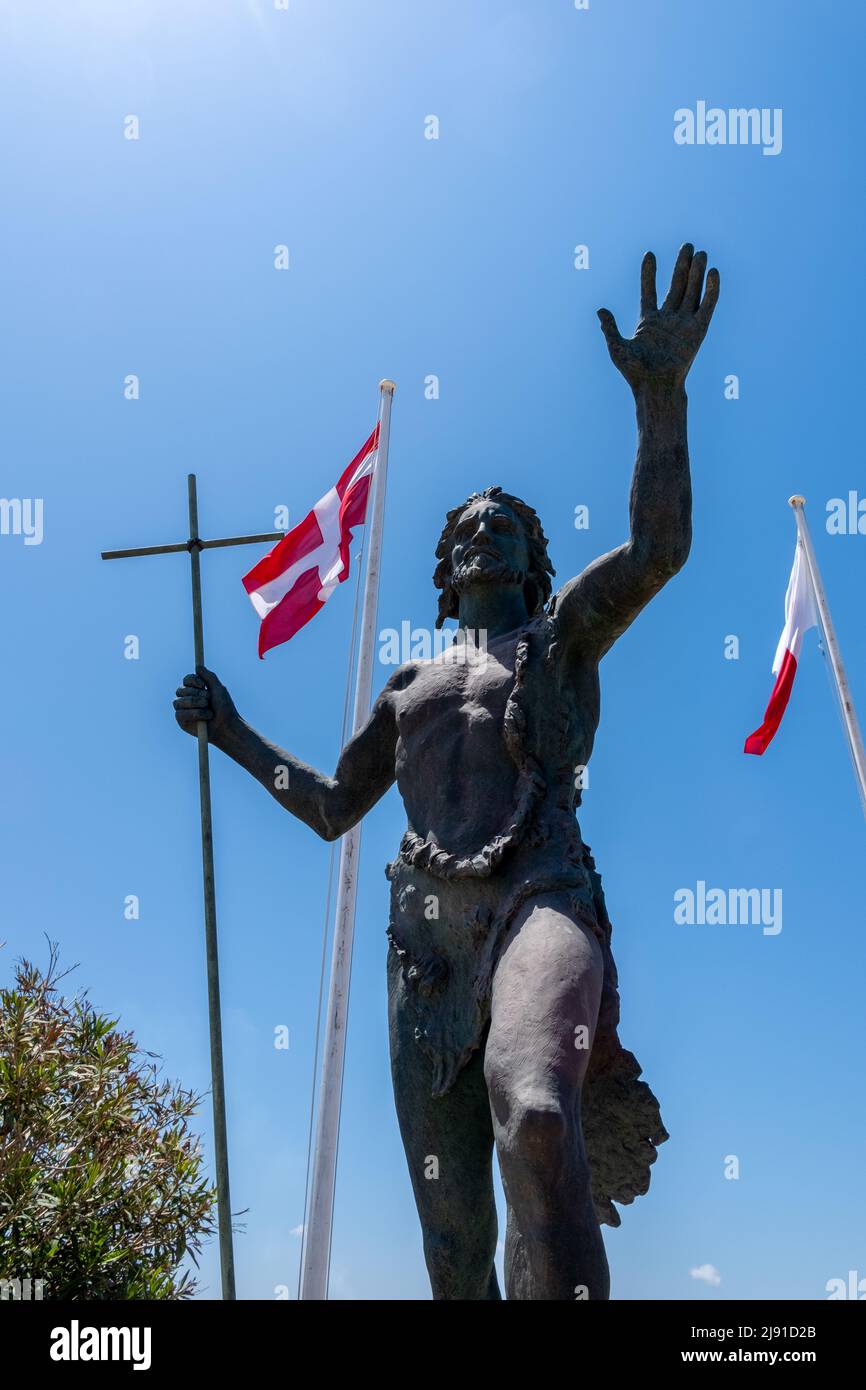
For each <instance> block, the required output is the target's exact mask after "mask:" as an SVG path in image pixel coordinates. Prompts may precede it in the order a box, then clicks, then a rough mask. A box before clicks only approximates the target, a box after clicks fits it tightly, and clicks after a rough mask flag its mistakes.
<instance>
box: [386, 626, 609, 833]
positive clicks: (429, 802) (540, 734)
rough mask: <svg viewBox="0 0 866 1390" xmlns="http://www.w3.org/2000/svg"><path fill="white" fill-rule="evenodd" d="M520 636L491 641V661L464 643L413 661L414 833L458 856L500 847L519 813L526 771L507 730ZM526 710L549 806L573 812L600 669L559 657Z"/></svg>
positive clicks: (407, 719)
mask: <svg viewBox="0 0 866 1390" xmlns="http://www.w3.org/2000/svg"><path fill="white" fill-rule="evenodd" d="M520 636H521V633H520V632H516V633H510V634H508V635H506V636H504V637H502V638H498V639H495V640H492V641H488V643H487V649H486V656H485V657H484V658H483V659H482V658H481V657H480V656H479V655H478V654H477V653H476V654H474V655H473V656H472V657H471V659H470V658H469V657H467V655H466V654H465V649H464V648H461V647H460V646H456V645H455V646H452V647H451V648H449V649H448V650H447V651H446V652H444V653H443V654H442V656H441V657H438V658H436V659H435V660H434V661H427V662H417V663H414V664H413V665H412V666H410V667H409V668H407V670H406V673H405V675H406V679H405V684H404V686H403V689H402V690H400V691H399V692H398V693H397V727H398V733H399V739H398V743H397V755H396V775H397V785H398V787H399V790H400V794H401V796H402V798H403V802H404V805H405V807H406V812H407V816H408V821H409V828H410V830H412V831H414V832H415V833H416V834H417V835H419V836H420V837H421V838H422V839H430V840H433V841H435V842H436V843H437V844H439V845H442V846H443V847H445V848H447V849H449V850H451V851H453V852H455V853H457V854H471V853H472V852H473V850H475V849H476V848H477V847H478V846H480V845H483V844H484V843H485V842H486V841H488V840H489V839H491V837H492V836H494V835H495V834H496V833H497V832H498V831H499V830H500V829H501V828H502V826H503V824H504V823H505V822H506V821H507V819H508V817H509V814H510V813H511V811H512V809H513V808H514V805H515V793H516V788H517V781H518V768H517V765H516V764H515V762H514V759H513V758H512V756H511V755H510V753H509V750H508V747H507V744H506V741H505V739H504V737H503V726H504V720H505V712H506V706H507V703H508V700H509V697H510V696H511V694H512V691H513V690H514V686H515V655H516V649H517V644H518V641H519V639H520ZM536 658H537V654H536ZM566 661H567V666H566V664H565V663H566ZM537 664H538V662H537V659H536V665H537ZM524 709H525V711H526V714H527V716H528V719H529V722H530V724H531V726H532V728H531V734H530V738H531V743H532V751H533V754H534V756H535V758H536V759H537V761H538V764H539V766H540V768H541V771H542V773H543V776H544V780H545V784H546V786H545V792H544V797H543V801H544V802H545V803H547V804H548V805H549V806H550V807H551V808H552V807H553V806H558V807H559V808H560V809H563V810H566V809H567V810H568V811H569V812H573V809H574V806H575V801H576V800H577V802H578V803H579V795H578V796H577V798H575V768H576V767H580V766H585V765H586V763H587V762H588V761H589V756H590V753H591V750H592V743H593V739H594V736H595V731H596V728H597V725H598V719H599V686H598V668H597V666H596V664H595V663H594V662H589V661H586V662H581V661H580V659H579V658H574V657H570V658H566V657H565V656H564V655H563V654H561V653H560V652H559V651H558V650H557V651H556V652H554V653H553V655H552V658H551V659H549V660H547V661H546V662H545V663H544V669H543V670H541V671H538V670H536V671H535V673H534V677H533V680H532V683H531V686H528V687H527V690H526V696H525V699H524ZM541 809H542V808H539V811H541ZM537 814H539V812H538V811H537V812H536V815H537Z"/></svg>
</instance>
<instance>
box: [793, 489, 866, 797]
mask: <svg viewBox="0 0 866 1390" xmlns="http://www.w3.org/2000/svg"><path fill="white" fill-rule="evenodd" d="M788 501H789V503H790V505H791V506H792V507H793V509H794V516H795V518H796V520H797V532H798V534H799V537H800V540H801V542H802V544H803V553H804V555H805V556H806V564H807V566H808V570H809V578H810V580H811V582H812V592H813V593H814V595H815V606H816V607H817V609H818V616H819V618H820V620H821V628H822V630H823V633H824V641H825V643H826V646H827V654H828V656H829V657H830V666H831V669H832V671H833V679H834V681H835V683H836V693H837V695H838V696H839V708H840V709H841V711H842V720H843V723H844V725H845V733H846V735H847V737H848V749H849V751H850V753H851V762H852V763H853V765H854V775H855V777H856V778H857V785H858V787H859V789H860V801H861V804H862V806H863V814H864V815H866V749H864V747H863V735H862V734H861V732H860V724H859V722H858V720H857V711H856V710H855V708H854V701H853V699H852V697H851V689H850V687H849V685H848V677H847V675H846V674H845V667H844V665H843V663H842V653H841V651H840V650H839V640H838V638H837V636H836V629H835V628H834V626H833V619H832V618H831V616H830V606H829V604H828V603H827V595H826V593H825V592H824V584H823V581H822V579H821V571H820V570H819V569H818V561H817V560H816V558H815V551H814V548H813V546H812V537H811V535H810V534H809V527H808V525H807V522H806V512H805V507H806V499H805V497H801V496H800V495H799V494H795V495H794V496H793V497H789V499H788Z"/></svg>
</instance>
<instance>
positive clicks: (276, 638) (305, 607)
mask: <svg viewBox="0 0 866 1390" xmlns="http://www.w3.org/2000/svg"><path fill="white" fill-rule="evenodd" d="M378 453H379V426H378V424H377V425H376V428H375V429H374V430H373V433H372V434H371V435H370V438H369V439H368V440H367V442H366V443H365V444H364V445H362V447H361V449H360V450H359V452H358V453H357V454H356V455H355V457H354V458H353V459H352V462H351V463H350V464H349V465H348V467H347V468H346V469H345V470H344V472H343V473H342V475H341V476H340V478H339V479H338V481H337V483H336V485H335V486H334V487H332V488H330V490H329V491H328V492H326V493H325V495H324V497H322V498H321V499H320V501H318V502H317V503H316V505H315V507H314V508H313V510H312V511H311V512H310V513H309V514H308V515H307V516H305V517H304V519H303V521H301V522H299V523H298V525H297V526H295V527H294V529H293V530H291V531H289V532H288V533H287V535H285V536H283V538H282V540H280V541H277V544H276V545H275V546H274V548H273V550H271V551H269V553H268V554H267V555H265V556H264V558H263V559H261V560H259V562H258V564H257V565H254V566H253V568H252V569H251V570H250V572H249V574H245V575H244V578H243V585H244V588H245V589H246V591H247V593H248V594H249V596H250V599H251V601H252V605H253V607H254V608H255V610H256V612H257V613H258V615H259V617H260V618H261V620H262V625H261V627H260V628H259V656H260V657H263V656H264V654H265V652H266V651H270V649H271V647H278V646H279V645H280V643H281V642H287V641H288V640H289V638H290V637H294V635H295V633H296V632H298V631H299V630H300V628H302V627H303V626H304V625H305V623H308V622H309V621H310V619H311V618H314V617H315V615H316V614H317V613H318V612H319V610H320V609H321V608H324V606H325V604H326V603H327V601H328V599H329V598H330V597H331V594H332V593H333V592H334V590H335V589H336V587H337V585H338V584H342V583H344V581H345V580H346V579H348V577H349V546H350V544H351V541H352V531H353V529H354V527H356V526H362V525H363V524H364V521H365V519H366V516H367V502H368V499H369V495H370V483H371V481H372V478H373V473H374V471H375V468H376V462H377V459H378Z"/></svg>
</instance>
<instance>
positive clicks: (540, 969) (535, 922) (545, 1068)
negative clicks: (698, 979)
mask: <svg viewBox="0 0 866 1390" xmlns="http://www.w3.org/2000/svg"><path fill="white" fill-rule="evenodd" d="M603 975H604V961H603V958H602V953H601V947H600V946H599V943H598V941H597V939H596V937H595V935H594V933H593V932H592V930H591V928H590V927H588V926H587V925H586V924H585V923H584V922H583V921H581V919H580V918H579V917H578V916H577V915H576V914H575V911H574V908H573V906H572V902H571V898H570V896H569V895H568V894H566V893H549V894H544V895H543V896H539V897H537V898H531V899H529V900H528V901H527V902H525V903H524V904H523V906H522V908H521V910H520V912H519V913H518V914H517V915H516V916H515V919H514V921H513V923H512V924H511V927H510V928H509V932H508V936H507V937H506V940H505V943H504V946H503V949H502V951H501V953H500V956H499V961H498V964H497V967H496V971H495V974H494V977H493V989H492V994H491V1017H490V1032H489V1035H488V1038H487V1048H486V1054H485V1076H486V1079H487V1085H488V1088H489V1091H490V1098H491V1101H492V1102H493V1105H494V1110H495V1109H496V1107H497V1102H499V1103H501V1104H502V1105H503V1106H505V1107H508V1106H510V1105H511V1104H513V1103H515V1102H518V1103H520V1102H523V1103H526V1104H536V1103H541V1104H545V1103H548V1102H550V1103H566V1102H568V1101H569V1100H571V1099H573V1098H574V1097H576V1096H577V1095H579V1092H580V1086H581V1082H582V1081H583V1078H584V1075H585V1073H586V1068H587V1064H588V1062H589V1053H590V1048H591V1046H592V1040H593V1037H594V1034H595V1025H596V1020H597V1018H598V1008H599V1001H600V999H601V988H602V980H603Z"/></svg>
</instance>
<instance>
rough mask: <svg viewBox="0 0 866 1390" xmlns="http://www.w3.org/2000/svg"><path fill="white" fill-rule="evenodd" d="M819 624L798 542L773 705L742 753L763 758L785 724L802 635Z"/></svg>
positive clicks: (777, 657) (777, 660)
mask: <svg viewBox="0 0 866 1390" xmlns="http://www.w3.org/2000/svg"><path fill="white" fill-rule="evenodd" d="M817 623H818V612H817V608H816V606H815V594H814V591H813V589H812V581H811V579H810V578H809V570H808V566H807V564H806V557H805V555H804V553H803V546H802V544H801V543H800V541H799V540H798V541H797V549H796V550H795V552H794V568H793V569H792V570H791V578H790V579H789V580H788V590H787V593H786V594H785V626H784V627H783V628H782V635H781V637H780V638H779V645H778V647H777V648H776V655H775V657H774V659H773V675H774V676H775V677H776V684H775V685H774V686H773V693H772V694H771V696H770V703H769V704H768V705H767V708H766V711H765V713H764V722H763V724H762V725H761V727H760V728H759V729H756V730H755V732H754V733H753V734H749V737H748V738H747V739H746V746H745V748H744V749H743V752H744V753H757V754H761V753H764V752H766V750H767V748H768V747H769V746H770V743H771V741H772V739H773V736H774V735H775V733H776V730H777V729H778V727H779V725H780V724H781V722H782V715H783V714H784V713H785V709H786V707H787V704H788V700H789V699H790V696H791V688H792V686H793V684H794V676H795V675H796V672H797V662H798V661H799V659H800V648H801V646H802V645H803V633H804V632H808V630H809V628H810V627H816V626H817Z"/></svg>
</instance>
